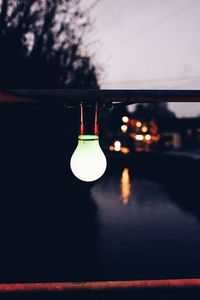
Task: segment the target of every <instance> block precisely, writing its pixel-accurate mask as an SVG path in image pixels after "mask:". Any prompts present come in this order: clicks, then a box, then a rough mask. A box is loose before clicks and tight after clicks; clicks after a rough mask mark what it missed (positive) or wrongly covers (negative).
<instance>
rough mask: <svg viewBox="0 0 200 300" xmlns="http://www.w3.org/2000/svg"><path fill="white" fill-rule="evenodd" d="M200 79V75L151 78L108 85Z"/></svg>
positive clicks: (114, 82) (115, 82)
mask: <svg viewBox="0 0 200 300" xmlns="http://www.w3.org/2000/svg"><path fill="white" fill-rule="evenodd" d="M198 79H200V75H193V76H187V77H168V78H149V79H135V80H122V81H113V82H108V84H135V83H153V82H176V81H179V82H180V81H191V80H192V81H194V80H198Z"/></svg>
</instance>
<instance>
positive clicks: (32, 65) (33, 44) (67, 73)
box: [0, 0, 98, 88]
mask: <svg viewBox="0 0 200 300" xmlns="http://www.w3.org/2000/svg"><path fill="white" fill-rule="evenodd" d="M88 26H89V20H88V16H87V14H86V13H85V12H83V10H82V9H81V5H80V0H0V70H1V75H0V86H1V87H6V88H98V80H97V70H96V67H95V66H94V64H93V63H92V61H91V58H90V57H89V56H88V55H87V54H85V52H86V51H84V54H83V50H84V49H83V34H84V32H85V31H86V30H87V29H88Z"/></svg>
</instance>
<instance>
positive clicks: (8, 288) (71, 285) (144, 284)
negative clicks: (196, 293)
mask: <svg viewBox="0 0 200 300" xmlns="http://www.w3.org/2000/svg"><path fill="white" fill-rule="evenodd" d="M194 287H195V288H196V287H198V288H200V278H193V279H164V280H134V281H97V282H55V283H54V282H51V283H4V284H0V293H15V292H27V293H32V292H76V291H77V292H82V291H87V292H89V291H94V292H99V291H115V290H137V289H171V288H174V289H182V288H194Z"/></svg>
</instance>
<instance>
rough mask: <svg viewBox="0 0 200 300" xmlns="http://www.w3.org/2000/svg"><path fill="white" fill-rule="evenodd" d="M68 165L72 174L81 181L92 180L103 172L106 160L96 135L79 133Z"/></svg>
mask: <svg viewBox="0 0 200 300" xmlns="http://www.w3.org/2000/svg"><path fill="white" fill-rule="evenodd" d="M70 166H71V170H72V172H73V174H74V175H75V176H76V177H77V178H78V179H80V180H82V181H87V182H90V181H94V180H97V179H99V178H100V177H101V176H102V175H103V174H104V172H105V170H106V166H107V161H106V157H105V155H104V153H103V151H102V150H101V148H100V145H99V137H98V135H85V134H80V135H79V137H78V145H77V147H76V149H75V151H74V153H73V155H72V157H71V161H70Z"/></svg>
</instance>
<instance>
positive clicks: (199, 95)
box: [4, 89, 200, 106]
mask: <svg viewBox="0 0 200 300" xmlns="http://www.w3.org/2000/svg"><path fill="white" fill-rule="evenodd" d="M4 92H6V93H9V94H12V95H16V96H20V97H24V98H28V99H32V100H38V101H42V102H47V103H50V102H53V103H66V104H67V105H72V106H76V105H79V103H80V101H83V102H86V103H94V102H96V101H98V102H101V103H105V104H111V103H113V104H117V103H123V104H126V105H128V104H132V103H149V102H155V103H156V102H200V90H187V91H186V90H88V89H72V90H71V89H9V90H5V91H4Z"/></svg>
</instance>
